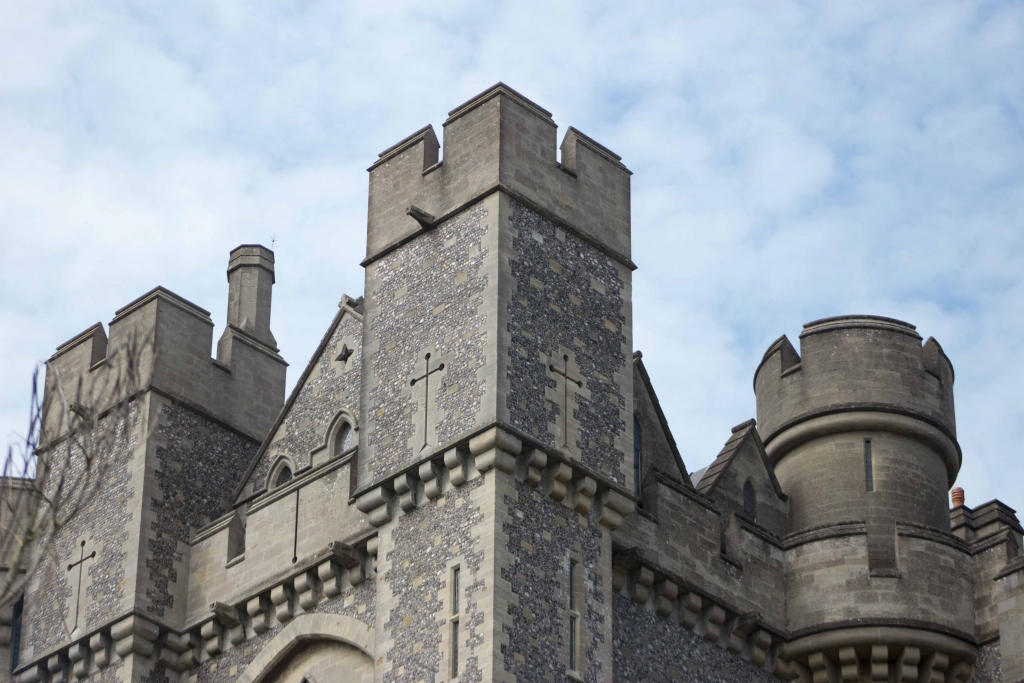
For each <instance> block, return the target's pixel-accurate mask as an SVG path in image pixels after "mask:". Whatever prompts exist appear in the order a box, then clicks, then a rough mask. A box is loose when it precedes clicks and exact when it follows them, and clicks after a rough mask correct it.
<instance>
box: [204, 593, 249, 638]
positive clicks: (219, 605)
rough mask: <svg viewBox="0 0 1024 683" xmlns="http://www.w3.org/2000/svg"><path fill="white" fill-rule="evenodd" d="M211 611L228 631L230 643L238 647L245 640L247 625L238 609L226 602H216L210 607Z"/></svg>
mask: <svg viewBox="0 0 1024 683" xmlns="http://www.w3.org/2000/svg"><path fill="white" fill-rule="evenodd" d="M210 611H212V612H213V614H214V617H215V618H216V619H217V621H219V622H220V623H221V625H223V626H224V628H225V629H226V630H227V637H228V642H229V643H231V644H232V645H238V644H239V643H241V642H243V641H244V640H245V623H244V622H243V621H242V618H241V615H240V614H239V613H238V610H237V609H235V608H234V607H233V606H231V605H229V604H227V603H224V602H214V603H212V604H211V605H210Z"/></svg>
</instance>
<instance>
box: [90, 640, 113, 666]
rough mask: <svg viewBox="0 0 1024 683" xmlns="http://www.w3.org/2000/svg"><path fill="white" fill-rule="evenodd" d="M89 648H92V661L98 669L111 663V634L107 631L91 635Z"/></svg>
mask: <svg viewBox="0 0 1024 683" xmlns="http://www.w3.org/2000/svg"><path fill="white" fill-rule="evenodd" d="M89 649H90V650H92V661H93V664H95V665H96V668H97V669H103V668H105V667H106V666H107V665H108V664H110V634H109V633H107V632H106V631H100V632H99V633H94V634H92V635H91V636H90V637H89Z"/></svg>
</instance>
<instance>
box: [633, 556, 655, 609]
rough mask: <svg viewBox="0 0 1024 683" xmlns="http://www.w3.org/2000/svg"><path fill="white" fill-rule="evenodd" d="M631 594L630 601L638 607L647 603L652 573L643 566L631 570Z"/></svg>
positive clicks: (652, 582)
mask: <svg viewBox="0 0 1024 683" xmlns="http://www.w3.org/2000/svg"><path fill="white" fill-rule="evenodd" d="M631 583H632V585H633V594H632V595H631V596H630V599H632V600H633V602H635V603H636V604H638V605H643V604H645V603H646V602H647V598H649V597H650V595H651V586H653V585H654V572H652V571H651V570H650V569H648V568H647V567H644V566H643V565H641V566H639V567H637V568H636V569H634V570H633V580H632V581H631Z"/></svg>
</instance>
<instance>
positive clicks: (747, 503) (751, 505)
mask: <svg viewBox="0 0 1024 683" xmlns="http://www.w3.org/2000/svg"><path fill="white" fill-rule="evenodd" d="M743 516H744V517H746V518H747V519H749V520H750V521H751V522H757V493H756V492H755V491H754V485H753V484H751V483H750V482H749V481H748V482H747V483H745V484H744V485H743Z"/></svg>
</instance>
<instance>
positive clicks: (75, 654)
mask: <svg viewBox="0 0 1024 683" xmlns="http://www.w3.org/2000/svg"><path fill="white" fill-rule="evenodd" d="M68 658H69V659H70V660H71V672H72V674H74V676H75V678H79V679H81V678H85V677H87V676H88V675H89V665H90V663H91V662H90V660H91V659H92V650H90V649H89V641H88V640H80V641H79V642H77V643H75V644H74V645H72V646H71V649H70V650H69V651H68Z"/></svg>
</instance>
